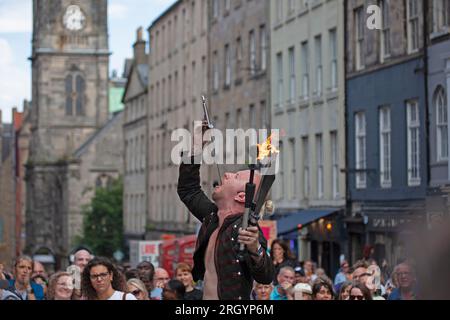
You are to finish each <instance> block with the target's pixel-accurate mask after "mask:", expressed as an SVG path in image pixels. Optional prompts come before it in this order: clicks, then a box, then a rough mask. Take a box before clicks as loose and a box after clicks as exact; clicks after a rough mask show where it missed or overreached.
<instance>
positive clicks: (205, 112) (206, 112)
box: [202, 96, 222, 185]
mask: <svg viewBox="0 0 450 320" xmlns="http://www.w3.org/2000/svg"><path fill="white" fill-rule="evenodd" d="M202 105H203V114H204V116H205V120H206V122H207V123H208V129H214V125H213V124H212V123H211V120H210V119H209V114H208V106H207V105H206V97H205V96H202ZM216 167H217V173H218V175H219V181H220V184H221V185H222V174H221V173H220V168H219V164H218V163H216Z"/></svg>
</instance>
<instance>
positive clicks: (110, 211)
mask: <svg viewBox="0 0 450 320" xmlns="http://www.w3.org/2000/svg"><path fill="white" fill-rule="evenodd" d="M122 197H123V181H122V179H121V178H119V179H117V180H114V181H113V182H112V183H111V184H110V185H109V186H108V187H107V188H97V189H96V190H95V196H94V197H93V198H92V200H91V203H90V204H89V205H88V206H86V207H85V208H83V216H84V217H83V238H82V240H81V241H82V243H84V244H85V245H87V246H89V247H90V248H92V250H93V251H94V254H95V255H97V256H105V257H112V256H113V254H114V252H115V251H116V250H118V249H121V250H123V248H122V244H123V223H122V221H123V220H122V216H123V215H122V212H123V201H122Z"/></svg>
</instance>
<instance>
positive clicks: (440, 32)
mask: <svg viewBox="0 0 450 320" xmlns="http://www.w3.org/2000/svg"><path fill="white" fill-rule="evenodd" d="M428 5H429V9H428V10H427V12H428V21H429V24H428V29H429V30H428V34H427V42H428V46H427V56H428V57H427V60H428V79H427V80H428V88H427V89H428V106H429V108H428V118H429V126H430V127H429V140H428V143H429V152H430V154H429V159H430V164H429V165H430V170H429V172H430V182H429V188H428V190H427V215H428V216H427V218H428V221H429V222H431V221H434V220H436V221H437V219H441V218H442V217H443V216H445V215H448V214H449V212H450V211H449V207H450V202H449V192H450V188H449V185H450V166H449V165H448V151H449V139H448V137H449V131H448V130H449V126H448V114H449V112H448V108H449V103H448V102H449V101H450V34H449V28H450V7H449V4H448V2H447V1H443V0H433V1H429V2H428Z"/></svg>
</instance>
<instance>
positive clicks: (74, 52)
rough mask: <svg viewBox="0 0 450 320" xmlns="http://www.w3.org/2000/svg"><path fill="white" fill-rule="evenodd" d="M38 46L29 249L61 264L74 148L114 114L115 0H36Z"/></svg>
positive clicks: (30, 165) (29, 174)
mask: <svg viewBox="0 0 450 320" xmlns="http://www.w3.org/2000/svg"><path fill="white" fill-rule="evenodd" d="M32 46H33V48H32V56H31V62H32V101H33V108H32V114H31V121H32V125H31V137H32V138H31V142H30V158H29V162H28V164H27V175H26V180H27V214H26V221H27V222H26V238H27V248H26V252H27V253H29V254H36V253H42V250H44V251H45V250H47V251H49V253H51V254H53V255H54V256H55V258H56V261H55V262H56V265H57V266H59V265H60V263H61V259H65V258H66V257H67V254H68V250H70V249H71V248H69V246H70V244H71V242H72V241H73V239H71V237H72V236H73V235H71V232H70V228H71V227H70V223H69V221H70V216H69V215H70V214H69V212H70V210H69V209H70V208H69V206H70V205H69V202H68V199H67V198H68V196H67V194H68V190H65V189H68V187H69V184H68V183H67V180H68V179H70V175H71V172H70V168H71V167H72V164H73V163H76V161H77V159H74V158H73V154H74V152H75V151H76V150H77V149H78V148H79V147H80V146H81V145H82V144H84V143H85V141H86V140H87V139H88V137H90V136H92V135H93V134H94V133H95V132H97V131H98V130H99V129H100V128H101V127H103V125H104V124H105V123H106V122H107V121H108V67H109V66H108V63H109V54H110V53H109V48H108V25H107V0H61V1H60V0H58V1H54V0H33V44H32Z"/></svg>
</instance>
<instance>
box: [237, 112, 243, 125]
mask: <svg viewBox="0 0 450 320" xmlns="http://www.w3.org/2000/svg"><path fill="white" fill-rule="evenodd" d="M236 120H237V127H238V129H241V128H243V126H242V110H241V109H237V110H236Z"/></svg>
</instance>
